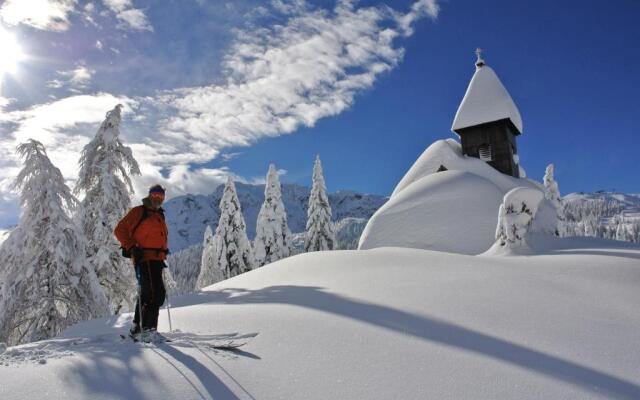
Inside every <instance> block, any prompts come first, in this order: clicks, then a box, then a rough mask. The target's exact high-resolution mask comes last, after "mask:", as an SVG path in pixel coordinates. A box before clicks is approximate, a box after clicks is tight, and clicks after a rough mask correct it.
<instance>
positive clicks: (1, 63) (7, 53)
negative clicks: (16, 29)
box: [0, 27, 23, 78]
mask: <svg viewBox="0 0 640 400" xmlns="http://www.w3.org/2000/svg"><path fill="white" fill-rule="evenodd" d="M22 58H23V54H22V50H21V49H20V46H19V45H18V42H17V41H16V38H15V36H14V35H13V34H12V33H11V32H8V31H6V30H4V29H2V27H0V78H1V77H2V76H4V75H5V74H7V73H9V74H13V73H15V72H16V70H17V68H18V63H19V62H20V60H22Z"/></svg>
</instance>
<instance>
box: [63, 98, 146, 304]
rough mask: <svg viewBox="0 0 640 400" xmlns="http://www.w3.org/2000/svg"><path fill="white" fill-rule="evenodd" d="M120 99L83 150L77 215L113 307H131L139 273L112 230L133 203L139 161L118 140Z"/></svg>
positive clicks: (77, 191)
mask: <svg viewBox="0 0 640 400" xmlns="http://www.w3.org/2000/svg"><path fill="white" fill-rule="evenodd" d="M121 109H122V105H120V104H118V105H117V106H116V107H115V108H114V109H113V110H111V111H109V112H108V113H107V115H106V118H105V120H104V121H103V122H102V124H101V125H100V128H99V129H98V132H97V133H96V136H95V137H94V138H93V140H92V141H91V142H89V144H87V145H86V146H85V147H84V149H83V150H82V154H81V156H80V162H79V166H80V171H79V176H78V182H77V184H76V187H75V192H76V193H82V192H84V193H85V197H84V199H83V200H82V203H81V206H80V208H79V210H78V213H77V216H76V217H77V219H78V221H79V223H80V226H81V227H82V229H83V231H84V234H85V235H86V238H87V242H88V246H87V258H88V260H89V263H90V264H91V265H92V266H93V268H94V269H95V271H96V274H97V275H98V279H99V280H100V284H101V285H102V286H103V287H104V288H105V293H106V295H107V298H108V299H109V302H110V306H111V311H112V312H113V313H118V312H119V311H120V310H121V309H122V308H123V307H124V308H128V309H129V310H131V309H132V307H133V306H132V304H133V303H132V300H133V298H134V297H135V293H136V289H135V278H134V274H133V267H132V266H131V261H130V260H128V259H125V258H123V257H122V256H121V252H120V245H119V243H118V241H117V240H116V238H115V236H114V234H113V230H114V228H115V226H116V224H117V223H118V221H119V220H120V219H121V218H122V217H123V216H124V215H125V214H126V213H127V211H128V209H129V208H130V207H131V201H130V196H131V195H132V194H133V193H134V192H133V186H132V184H131V178H130V177H129V176H130V175H139V174H140V169H139V167H138V163H137V162H136V160H135V159H134V158H133V154H132V152H131V149H130V148H129V147H126V146H124V145H123V144H122V142H121V141H120V138H119V136H120V122H121V120H122V118H121Z"/></svg>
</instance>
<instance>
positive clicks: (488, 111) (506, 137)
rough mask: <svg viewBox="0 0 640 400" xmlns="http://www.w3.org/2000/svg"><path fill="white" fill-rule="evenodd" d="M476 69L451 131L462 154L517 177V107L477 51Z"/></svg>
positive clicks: (520, 122)
mask: <svg viewBox="0 0 640 400" xmlns="http://www.w3.org/2000/svg"><path fill="white" fill-rule="evenodd" d="M476 55H477V56H478V59H477V61H476V72H475V74H473V77H472V78H471V82H469V87H467V92H466V93H465V95H464V98H463V99H462V102H461V103H460V106H459V107H458V111H457V112H456V116H455V118H454V120H453V126H452V127H451V130H452V131H453V132H455V133H457V134H458V135H459V136H460V140H461V142H462V153H463V154H464V155H467V156H470V157H476V158H479V159H481V160H483V161H486V162H487V163H488V164H490V165H491V166H492V167H493V168H495V169H497V170H498V171H500V172H502V173H503V174H507V175H511V176H513V177H516V178H518V177H520V173H519V167H518V147H517V146H516V136H518V135H520V134H521V133H522V118H521V117H520V112H519V111H518V107H516V105H515V103H514V102H513V99H511V96H510V95H509V92H507V89H505V87H504V86H503V85H502V82H500V79H498V76H497V75H496V73H495V72H494V71H493V69H492V68H491V67H489V66H488V65H486V64H485V62H484V60H483V59H482V56H481V50H480V49H477V50H476Z"/></svg>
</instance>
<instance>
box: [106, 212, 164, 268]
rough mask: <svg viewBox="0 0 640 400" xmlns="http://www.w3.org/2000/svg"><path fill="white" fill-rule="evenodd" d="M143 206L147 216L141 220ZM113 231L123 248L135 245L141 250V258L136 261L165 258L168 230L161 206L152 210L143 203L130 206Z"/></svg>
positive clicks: (127, 248)
mask: <svg viewBox="0 0 640 400" xmlns="http://www.w3.org/2000/svg"><path fill="white" fill-rule="evenodd" d="M145 208H146V212H147V217H146V218H145V219H144V220H142V217H143V213H144V210H145ZM141 220H142V222H140V221H141ZM138 224H139V225H138ZM136 226H137V227H136ZM134 230H135V231H134ZM113 233H114V234H115V235H116V238H118V241H119V242H120V244H121V245H122V247H123V248H124V249H126V250H131V249H132V248H133V247H134V246H137V247H139V248H141V249H142V250H143V257H142V260H136V261H148V260H165V259H166V258H167V253H168V251H169V250H168V248H167V241H168V231H167V224H166V223H165V222H164V212H163V210H162V209H161V208H160V209H158V210H154V209H153V208H151V207H147V206H145V205H141V206H137V207H134V208H132V209H131V210H129V212H128V213H127V215H125V216H124V218H122V219H121V220H120V222H118V225H117V226H116V229H115V230H114V232H113Z"/></svg>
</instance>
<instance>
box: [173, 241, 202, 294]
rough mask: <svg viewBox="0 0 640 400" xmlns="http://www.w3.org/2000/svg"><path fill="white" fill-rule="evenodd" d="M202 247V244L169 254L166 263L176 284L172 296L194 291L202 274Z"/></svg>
mask: <svg viewBox="0 0 640 400" xmlns="http://www.w3.org/2000/svg"><path fill="white" fill-rule="evenodd" d="M202 247H203V246H202V243H198V244H196V245H193V246H191V247H187V248H186V249H182V250H180V251H176V252H175V253H171V254H169V256H168V257H167V261H166V263H167V265H169V268H168V269H171V276H172V278H173V279H174V281H175V284H176V287H175V289H174V290H170V291H169V292H170V294H172V295H177V294H184V293H189V292H192V291H194V289H195V287H196V282H197V280H198V276H199V274H200V264H201V263H202Z"/></svg>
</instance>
